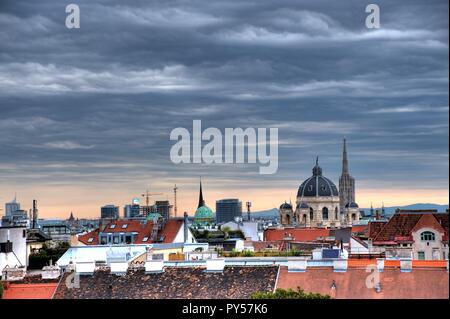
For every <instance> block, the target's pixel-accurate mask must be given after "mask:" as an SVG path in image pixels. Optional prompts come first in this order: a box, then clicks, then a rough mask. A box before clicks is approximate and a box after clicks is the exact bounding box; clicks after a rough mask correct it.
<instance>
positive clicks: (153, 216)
mask: <svg viewBox="0 0 450 319" xmlns="http://www.w3.org/2000/svg"><path fill="white" fill-rule="evenodd" d="M160 218H162V216H161V214H159V213H150V214H148V215H147V220H149V221H153V220H155V219H160Z"/></svg>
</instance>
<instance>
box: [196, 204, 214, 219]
mask: <svg viewBox="0 0 450 319" xmlns="http://www.w3.org/2000/svg"><path fill="white" fill-rule="evenodd" d="M212 219H214V214H213V212H212V210H211V209H210V208H209V207H208V206H205V205H203V206H200V207H199V208H197V210H196V211H195V220H200V221H201V220H212Z"/></svg>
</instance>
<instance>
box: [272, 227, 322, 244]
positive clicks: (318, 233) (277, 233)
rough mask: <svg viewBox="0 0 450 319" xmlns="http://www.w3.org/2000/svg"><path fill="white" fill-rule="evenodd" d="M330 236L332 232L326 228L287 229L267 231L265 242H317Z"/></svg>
mask: <svg viewBox="0 0 450 319" xmlns="http://www.w3.org/2000/svg"><path fill="white" fill-rule="evenodd" d="M329 236H330V230H329V229H325V228H285V229H267V230H266V231H265V232H264V240H265V241H276V240H285V239H286V238H291V239H289V240H295V241H300V242H310V241H316V240H318V239H319V238H320V237H321V238H322V239H323V238H325V237H329Z"/></svg>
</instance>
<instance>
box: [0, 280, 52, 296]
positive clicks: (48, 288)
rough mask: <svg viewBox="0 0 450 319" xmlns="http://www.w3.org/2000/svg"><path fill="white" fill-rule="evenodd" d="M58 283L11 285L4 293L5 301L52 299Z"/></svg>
mask: <svg viewBox="0 0 450 319" xmlns="http://www.w3.org/2000/svg"><path fill="white" fill-rule="evenodd" d="M57 287H58V283H44V284H11V285H8V286H7V288H6V289H5V290H4V292H3V299H51V298H52V296H53V293H54V292H55V291H56V288H57Z"/></svg>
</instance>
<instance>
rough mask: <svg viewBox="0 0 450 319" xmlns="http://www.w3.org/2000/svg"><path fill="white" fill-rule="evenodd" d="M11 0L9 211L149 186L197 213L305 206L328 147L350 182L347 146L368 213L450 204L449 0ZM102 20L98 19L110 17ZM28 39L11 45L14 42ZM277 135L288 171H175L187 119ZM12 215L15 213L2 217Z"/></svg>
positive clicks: (54, 207) (2, 163)
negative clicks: (299, 198) (246, 205)
mask: <svg viewBox="0 0 450 319" xmlns="http://www.w3.org/2000/svg"><path fill="white" fill-rule="evenodd" d="M77 4H78V5H79V6H80V10H81V27H80V29H67V28H66V26H65V24H64V21H65V18H66V15H67V14H66V12H65V6H66V5H67V4H66V3H60V2H58V1H56V0H43V1H40V4H39V6H36V5H35V4H33V3H18V2H17V1H11V0H6V1H2V5H1V13H0V42H1V43H2V47H1V49H0V146H1V151H0V207H2V208H3V206H4V203H5V202H8V201H10V200H11V199H12V198H13V197H14V194H15V193H17V194H18V200H19V201H20V202H21V204H22V206H23V207H24V208H26V209H29V208H30V207H31V201H32V200H33V199H37V200H38V203H39V209H40V215H41V216H42V217H61V218H66V217H68V216H69V214H70V212H71V211H73V212H74V214H75V216H76V217H80V218H81V217H98V216H99V214H100V207H101V206H103V205H106V204H115V205H118V206H120V207H121V213H122V208H123V206H124V205H125V204H128V203H130V202H131V200H132V198H134V197H140V194H142V193H144V192H145V191H146V189H147V188H149V190H150V191H151V192H156V193H164V195H163V196H159V197H155V198H154V199H162V200H164V199H169V200H170V201H171V202H172V201H173V192H172V189H173V187H174V185H175V184H176V185H177V186H178V187H179V191H178V207H179V208H178V215H179V216H181V214H182V212H184V211H188V212H189V213H191V214H192V213H193V212H194V211H195V208H196V202H197V196H198V178H199V176H202V178H203V181H204V195H205V200H206V203H207V205H208V206H209V207H211V208H214V204H215V201H216V200H218V199H222V198H239V199H240V200H241V201H242V202H246V201H251V202H252V204H253V206H252V210H253V211H260V210H265V209H271V208H274V207H278V206H279V205H280V204H281V203H282V202H284V201H285V200H287V201H288V200H290V199H292V201H293V202H294V201H295V195H296V191H297V189H298V186H299V185H300V183H301V182H302V181H303V180H304V179H305V178H307V177H309V176H310V175H311V169H312V167H313V166H314V162H315V158H316V156H319V161H320V164H321V167H322V168H323V170H324V174H325V175H326V176H327V177H329V178H330V179H331V180H333V181H334V182H335V183H338V181H339V176H340V173H341V155H342V140H343V139H344V138H346V139H347V152H348V160H349V167H350V175H351V176H353V177H354V178H355V179H356V202H357V203H358V204H359V206H360V207H370V204H371V203H374V206H380V205H381V203H382V202H384V204H385V205H386V206H395V205H406V204H413V203H418V202H422V203H436V204H448V202H449V195H448V194H449V187H448V174H449V165H448V160H449V156H448V154H449V152H448V140H449V139H448V137H449V135H448V129H449V127H448V116H449V109H448V84H449V83H448V82H449V81H448V62H447V61H448V16H447V12H448V2H446V1H441V0H432V1H428V2H426V3H424V2H423V1H416V0H415V1H406V0H402V1H398V2H395V3H392V2H390V1H378V2H377V4H378V5H379V7H380V12H381V27H380V29H377V30H368V29H367V28H365V25H364V21H365V18H366V16H367V13H366V12H365V6H366V5H367V4H366V3H361V2H360V1H356V0H354V1H346V2H345V3H336V2H333V1H323V2H320V3H316V2H306V1H291V0H282V1H268V0H262V1H258V4H256V3H252V2H245V1H237V0H236V1H227V2H225V3H204V2H202V1H198V0H190V1H169V2H166V1H150V2H144V1H130V2H129V3H127V4H123V3H121V2H118V1H108V2H106V1H103V0H102V1H96V2H95V3H94V2H92V1H86V0H80V1H77ZM99 17H101V19H99ZM11 39H14V40H11ZM193 120H201V121H202V123H203V126H204V127H205V128H206V127H214V128H218V129H219V130H221V131H223V130H224V129H225V128H227V127H241V128H244V129H245V128H249V127H251V128H258V127H267V128H269V127H276V128H278V130H279V156H278V162H279V167H278V171H277V173H276V174H273V175H260V174H259V172H258V165H257V164H239V165H237V164H216V165H206V164H178V165H177V164H174V163H173V162H172V161H171V160H170V149H171V147H172V145H173V142H172V141H170V138H169V137H170V132H171V130H173V129H174V128H176V127H186V128H189V127H191V126H192V122H193ZM2 213H4V212H2V211H0V214H2Z"/></svg>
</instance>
